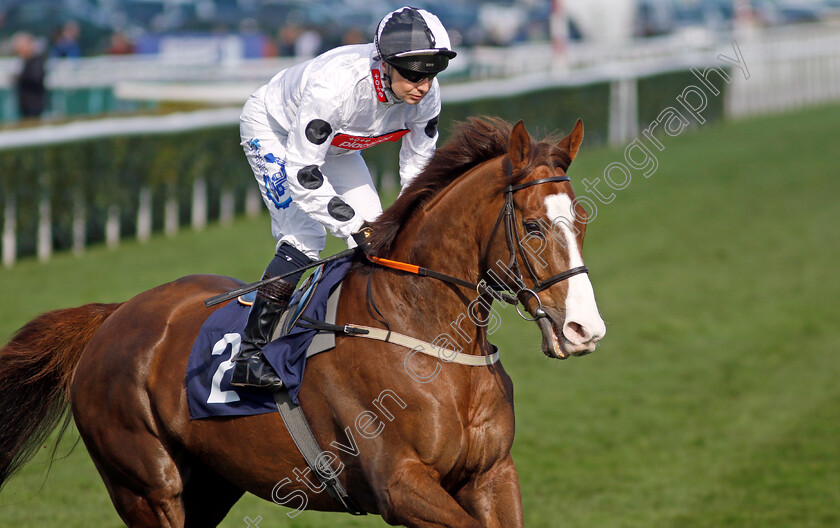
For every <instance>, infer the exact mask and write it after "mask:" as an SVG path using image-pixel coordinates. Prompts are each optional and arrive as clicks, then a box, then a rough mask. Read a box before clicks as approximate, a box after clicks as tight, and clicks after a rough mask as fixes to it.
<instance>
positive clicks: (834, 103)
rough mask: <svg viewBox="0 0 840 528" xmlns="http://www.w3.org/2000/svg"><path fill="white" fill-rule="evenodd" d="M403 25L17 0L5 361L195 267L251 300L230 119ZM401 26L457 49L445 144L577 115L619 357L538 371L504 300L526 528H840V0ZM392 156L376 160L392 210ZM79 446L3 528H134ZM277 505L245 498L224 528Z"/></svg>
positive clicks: (593, 251)
mask: <svg viewBox="0 0 840 528" xmlns="http://www.w3.org/2000/svg"><path fill="white" fill-rule="evenodd" d="M401 5H403V3H402V2H395V1H392V0H346V1H335V0H327V1H308V0H273V1H257V0H0V211H1V212H0V224H2V239H0V240H1V241H2V267H0V342H6V341H7V340H8V338H9V337H10V336H11V335H12V333H13V332H14V331H15V329H17V328H19V327H20V326H22V325H23V324H25V323H26V321H28V320H30V319H31V318H32V317H34V316H35V315H36V314H38V313H40V312H44V311H47V310H51V309H57V308H62V307H66V306H75V305H80V304H84V303H88V302H115V301H122V300H125V299H128V298H130V297H131V296H133V295H136V294H137V293H139V292H141V291H143V290H145V289H149V288H152V287H154V286H156V285H158V284H160V283H163V282H167V281H169V280H173V279H175V278H177V277H179V276H182V275H187V274H190V273H219V274H224V275H231V276H235V277H239V278H241V279H243V280H245V281H252V280H257V279H258V278H259V276H260V274H261V273H262V271H263V269H264V265H265V262H267V261H268V260H269V258H270V256H271V252H272V248H273V239H272V238H271V236H270V232H269V224H268V216H267V214H266V213H265V211H264V209H263V207H264V206H263V205H262V200H261V198H260V196H259V194H258V192H257V186H256V185H255V184H254V180H253V175H252V174H251V171H250V169H249V167H248V165H247V162H246V161H245V157H244V155H243V152H242V149H241V147H240V146H239V133H238V116H239V112H240V110H241V108H242V105H243V104H244V102H245V100H246V99H247V97H248V96H249V94H250V93H251V92H252V91H254V90H255V89H256V88H258V87H259V86H261V85H262V84H264V83H265V82H267V81H268V79H270V78H271V77H272V76H273V75H274V74H275V73H276V72H278V71H279V70H281V69H282V68H285V67H288V66H289V65H292V64H295V63H297V62H299V61H302V60H305V59H307V58H309V57H312V56H314V55H316V54H318V53H320V52H322V51H324V50H327V49H329V48H331V47H334V46H338V45H341V44H343V43H360V42H369V41H371V39H372V35H373V31H374V28H375V25H376V23H377V22H378V20H379V19H380V18H381V17H382V16H383V15H384V14H386V13H387V12H389V11H390V10H392V9H395V8H397V7H400V6H401ZM410 5H415V6H417V7H423V8H426V9H428V10H430V11H432V12H433V13H435V14H437V15H438V16H439V17H440V19H441V20H442V21H443V23H444V25H445V26H446V27H447V29H448V30H449V32H450V35H451V36H452V37H453V44H454V45H455V48H456V50H457V51H458V57H457V58H456V59H454V60H453V61H452V63H451V66H450V68H449V69H447V70H446V71H445V72H444V73H443V74H441V75H440V76H439V77H438V79H439V80H440V83H441V86H442V92H443V94H442V96H443V111H442V115H441V134H442V139H441V141H445V139H446V137H447V136H448V135H449V134H450V132H451V129H452V126H453V124H454V122H455V121H457V120H462V119H464V118H466V117H468V116H473V115H482V114H489V115H496V116H500V117H503V118H505V119H507V120H509V121H512V122H513V121H516V120H518V119H524V121H525V123H526V125H527V127H528V129H529V131H530V132H531V133H532V135H534V136H535V137H541V136H542V135H544V134H546V133H548V132H552V131H560V132H568V131H569V130H571V127H572V126H573V124H574V122H575V119H577V118H578V117H580V118H582V119H583V121H584V123H585V130H586V133H585V140H584V147H583V148H582V149H581V151H580V153H579V155H578V157H577V159H576V160H575V162H574V164H573V165H572V167H571V168H570V171H569V175H570V177H571V178H572V182H573V184H574V188H575V192H576V193H577V195H578V196H586V197H588V198H589V199H590V201H589V202H585V204H584V205H586V206H587V208H590V209H592V207H591V206H595V207H596V208H597V212H596V211H594V210H590V215H591V217H592V221H591V222H590V225H589V226H588V228H587V231H586V247H585V252H584V253H585V258H586V263H587V265H588V266H589V268H590V277H591V278H592V282H593V285H594V288H595V293H596V297H597V299H598V304H599V308H600V310H601V312H602V315H603V317H604V319H605V321H606V322H607V325H608V326H607V328H608V331H607V336H606V338H605V339H604V341H603V342H602V344H601V345H600V346H599V349H598V351H597V352H596V353H594V354H592V355H590V356H587V357H585V358H580V359H573V360H569V361H566V362H562V363H561V362H556V361H555V362H548V360H547V359H546V358H545V357H544V356H543V355H542V353H541V352H540V351H539V345H540V339H539V332H538V331H537V330H536V328H535V327H534V326H533V324H528V323H525V322H523V321H520V320H519V318H518V317H516V316H515V315H514V314H513V313H512V312H511V311H509V310H508V311H505V307H500V310H501V311H502V312H503V319H504V322H503V325H502V329H501V330H500V331H499V332H497V333H496V334H494V335H493V336H491V340H492V341H493V342H494V343H495V344H497V345H498V346H499V347H500V349H501V351H502V358H503V361H504V365H505V368H506V370H507V371H508V372H509V373H510V374H511V376H512V378H513V380H514V386H515V394H516V416H517V424H516V425H517V436H516V442H515V444H514V459H515V461H516V463H517V467H518V468H519V474H520V480H521V483H522V492H523V501H524V504H525V515H526V525H527V526H537V527H555V526H567V527H577V526H579V527H586V528H592V527H613V526H615V527H619V526H620V527H639V528H652V527H662V528H676V527H679V528H684V527H691V528H697V527H708V528H721V527H724V528H730V527H731V528H742V527H761V528H791V527H796V528H800V527H819V528H829V527H836V526H840V509H838V508H837V505H838V504H840V384H838V383H837V380H838V379H840V358H839V357H838V355H837V351H838V350H840V336H838V332H837V321H839V320H840V303H838V302H837V299H838V298H840V282H839V281H837V278H836V269H837V262H838V261H840V237H838V234H840V233H838V230H837V226H840V208H838V207H837V200H838V197H839V196H840V178H838V175H840V157H838V156H837V153H836V151H837V142H838V140H840V0H821V1H816V0H814V1H811V0H553V1H551V0H517V1H512V0H499V1H493V2H483V1H481V2H480V1H473V0H448V1H432V0H417V1H413V2H410ZM22 80H26V82H23V83H22ZM24 85H25V87H26V88H25V90H24V89H23V87H24ZM24 91H25V92H26V94H23V93H22V92H24ZM683 103H685V104H683ZM686 105H688V106H686ZM689 107H690V108H693V109H694V110H690V109H689ZM397 147H398V146H396V145H379V146H377V147H375V148H372V149H368V150H367V151H365V152H364V156H365V158H366V160H367V162H368V166H369V167H370V169H371V171H372V173H373V174H374V176H375V178H376V181H377V184H378V186H379V189H380V191H381V196H382V199H383V203H384V204H385V205H386V206H387V205H388V204H389V203H390V202H391V201H392V200H393V199H394V197H395V196H396V193H397V190H398V189H397V186H398V178H397V170H398V160H397V154H398V152H397ZM622 167H623V169H621V168H622ZM619 169H621V170H619ZM593 213H594V214H593ZM340 249H343V247H342V246H341V243H340V241H337V240H335V239H330V241H329V245H328V248H327V253H332V252H336V251H339V250H340ZM505 314H506V315H505ZM0 427H2V424H0ZM76 440H78V435H77V433H75V432H71V434H69V435H68V437H67V440H66V441H65V443H63V444H62V445H61V446H60V449H59V454H61V455H62V456H63V458H62V459H60V460H57V461H56V462H55V463H54V464H53V465H52V466H51V465H50V464H49V453H50V450H49V449H44V450H43V452H42V453H41V455H39V457H38V458H37V459H36V460H35V461H34V462H33V463H31V464H30V465H28V466H26V467H25V468H24V469H23V470H22V472H21V473H20V475H19V476H18V477H17V478H15V479H13V480H12V481H11V482H10V483H9V485H8V486H6V487H5V488H4V489H3V490H2V492H0V526H18V527H29V526H32V527H36V526H37V527H44V526H79V527H82V526H120V525H121V523H120V521H119V519H118V518H117V517H116V514H115V513H114V510H113V508H112V506H111V505H110V502H109V499H108V495H107V492H106V491H105V489H104V486H103V484H102V483H101V481H100V480H99V479H98V476H97V474H96V470H95V468H94V467H93V465H92V463H91V462H90V459H89V457H88V456H87V454H86V453H85V450H84V449H83V447H82V446H79V447H77V448H76V449H75V450H72V447H73V442H74V441H76ZM68 453H69V454H68ZM0 455H2V454H0ZM50 468H51V471H52V474H51V475H50V477H49V478H46V475H47V474H48V473H50ZM286 511H287V510H284V509H282V508H278V507H277V506H276V505H273V504H271V503H268V502H265V501H260V500H258V499H256V498H255V497H253V496H248V495H246V497H245V498H244V499H243V500H242V501H240V503H239V504H238V505H237V506H236V508H235V509H234V510H233V511H232V512H231V514H230V515H229V516H228V518H227V519H226V521H225V523H224V526H230V527H239V526H246V525H248V524H247V523H246V522H244V519H245V518H246V517H248V518H250V519H255V518H256V517H257V516H261V517H262V518H263V521H262V522H261V523H260V526H262V527H263V528H265V527H269V526H286V525H287V524H286V522H287V521H288V519H286V517H285V515H284V513H285V512H286ZM293 522H294V525H295V526H303V527H321V526H323V527H327V526H336V525H340V526H360V527H368V526H381V525H382V522H381V520H380V519H378V518H375V517H368V518H364V519H359V518H350V517H349V516H342V515H338V514H323V515H322V514H318V513H314V512H306V513H305V514H302V515H301V516H299V517H298V518H296V519H295V520H294V521H293Z"/></svg>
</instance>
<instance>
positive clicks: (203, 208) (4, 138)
mask: <svg viewBox="0 0 840 528" xmlns="http://www.w3.org/2000/svg"><path fill="white" fill-rule="evenodd" d="M733 40H737V42H738V47H739V49H740V51H741V53H742V55H743V59H744V61H745V63H746V67H747V69H748V71H749V77H748V78H745V77H746V76H745V75H743V74H742V72H741V71H737V70H734V69H733V71H732V72H731V73H732V79H733V82H732V83H731V84H729V86H728V88H727V91H726V94H727V96H726V100H725V112H726V116H727V117H743V116H749V115H757V114H763V113H769V112H776V111H782V110H788V109H792V108H796V107H801V106H806V105H813V104H819V103H824V102H829V101H837V100H840V27H833V26H823V25H819V26H817V25H812V26H807V27H792V28H777V29H773V30H772V31H770V30H767V31H755V32H751V33H745V34H740V35H735V36H733V35H731V34H730V35H722V36H713V35H708V34H701V35H699V36H698V35H693V36H688V37H686V36H683V37H670V38H668V39H657V40H645V41H642V42H636V43H633V44H632V45H627V46H625V47H622V48H621V49H608V48H599V47H593V46H578V45H574V46H570V47H569V53H568V56H567V57H566V59H565V60H564V61H563V62H562V63H559V62H557V60H556V58H555V57H554V56H552V54H551V50H550V48H549V47H548V46H547V45H542V46H537V45H528V46H520V47H512V48H500V49H475V50H471V51H469V52H467V53H464V54H463V55H464V57H463V58H462V57H459V60H458V61H453V65H454V64H456V63H459V62H460V65H459V66H458V68H459V69H460V70H461V71H462V72H463V71H464V70H465V69H468V70H469V71H470V72H471V75H472V77H473V79H474V80H473V81H471V82H466V83H457V84H447V83H444V85H443V100H444V101H451V102H455V101H465V100H475V99H482V98H487V97H504V96H512V95H518V94H523V93H528V92H532V91H536V90H541V89H545V88H552V87H564V86H584V85H588V84H592V83H599V82H609V83H610V87H611V89H610V103H609V104H610V108H609V141H610V143H612V144H617V145H621V144H624V143H626V142H628V141H630V140H632V139H633V138H634V137H636V136H637V134H638V131H639V130H640V129H641V127H640V123H639V118H638V90H637V84H638V83H637V80H638V79H639V78H640V77H644V76H649V75H653V74H657V73H665V72H670V71H685V70H688V68H690V67H698V68H704V67H707V66H711V65H714V66H722V65H724V64H723V63H722V62H720V60H719V59H718V55H719V54H724V55H728V56H730V57H734V52H733V47H732V42H733ZM461 61H463V62H461ZM292 62H293V61H289V60H257V61H236V62H230V63H226V64H224V65H219V64H200V63H190V64H187V63H182V62H179V61H178V60H177V59H173V58H172V57H169V58H167V59H166V61H164V62H161V61H157V60H155V59H154V58H150V57H127V58H111V57H101V58H93V59H81V60H77V61H58V62H57V63H56V65H55V68H54V69H53V71H52V73H51V74H50V75H51V77H50V82H51V84H52V85H53V86H63V87H73V86H94V85H95V86H102V85H117V93H118V94H121V95H122V96H124V97H129V98H130V97H138V98H139V97H146V98H155V97H160V96H163V97H162V99H167V100H190V101H206V102H212V103H216V104H219V103H227V104H235V105H236V107H235V108H223V109H217V110H205V111H200V112H192V113H184V114H173V115H167V116H156V117H129V118H108V119H100V120H95V121H85V122H76V123H69V124H63V125H43V126H40V127H36V128H26V129H16V130H8V131H0V150H7V149H14V148H19V147H23V146H32V145H46V144H54V143H61V142H67V141H76V140H79V139H84V138H94V137H106V136H113V135H115V134H135V133H171V132H173V131H179V130H188V129H198V128H203V127H209V126H218V125H222V124H231V125H232V124H235V123H237V121H238V115H239V108H241V104H242V103H243V102H244V100H245V99H246V98H247V96H248V94H250V93H251V91H252V90H253V89H254V88H255V87H256V86H259V84H261V83H263V82H265V80H267V79H268V78H270V77H271V76H272V75H273V74H274V73H275V72H276V71H278V70H279V69H281V68H283V67H286V66H288V65H290V64H291V63H292ZM11 64H12V63H11V61H9V60H0V83H2V79H4V78H5V75H4V69H5V70H9V69H10V68H11ZM444 80H445V79H444ZM150 81H151V82H150ZM170 81H176V82H175V83H174V84H173V83H172V82H170ZM185 81H190V83H191V84H189V85H187V84H183V83H184V82H185ZM674 95H675V97H676V96H677V95H679V94H674ZM253 189H254V191H255V192H253V193H251V194H249V195H248V196H247V197H246V211H248V212H250V213H255V212H258V211H259V210H260V209H261V206H262V204H261V198H260V196H259V194H258V193H257V192H256V186H253ZM138 200H139V211H138V215H137V219H136V222H137V238H138V239H140V240H147V239H148V238H149V236H150V233H151V192H150V191H149V190H148V189H144V190H143V191H141V193H140V195H139V197H138ZM0 205H2V206H3V215H2V219H3V228H2V244H3V250H2V261H3V264H4V265H5V266H12V265H13V264H14V262H15V260H16V258H17V243H16V231H17V220H16V219H17V213H18V212H17V204H16V202H15V198H14V196H13V195H7V196H6V201H5V203H4V204H0ZM73 207H74V214H73V229H72V232H73V250H74V251H75V252H81V251H83V250H84V247H85V219H86V216H85V215H86V211H85V204H84V203H83V202H82V201H81V200H80V199H77V200H75V201H74V205H73ZM207 208H208V207H207V188H206V183H205V182H204V181H202V180H200V179H199V180H196V182H195V184H194V186H193V201H192V214H191V220H192V226H193V228H195V229H202V228H203V227H204V226H205V225H206V222H207ZM220 210H221V214H220V217H221V221H222V222H228V221H230V220H231V219H232V216H233V195H232V194H231V193H230V192H223V193H222V197H221V203H220ZM38 215H39V222H38V230H37V233H38V235H37V236H38V242H37V255H38V258H40V259H42V260H46V259H49V258H50V255H51V253H52V231H51V229H52V227H51V224H52V211H51V210H50V201H49V197H44V198H43V199H42V200H41V202H40V205H39V210H38ZM164 216H165V218H164V232H165V233H167V234H170V235H171V234H173V233H174V232H176V231H177V229H178V226H179V218H178V203H177V201H176V200H175V197H174V190H173V192H172V193H171V195H170V197H169V198H167V200H166V205H165V215H164ZM119 222H120V211H119V208H117V207H115V206H114V207H111V208H109V211H108V220H107V222H106V243H107V245H108V246H115V245H117V244H118V243H119V233H120V224H119Z"/></svg>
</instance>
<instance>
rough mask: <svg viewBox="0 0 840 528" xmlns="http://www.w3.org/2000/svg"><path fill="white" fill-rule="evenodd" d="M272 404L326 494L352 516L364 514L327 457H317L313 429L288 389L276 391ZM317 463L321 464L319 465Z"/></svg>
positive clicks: (320, 451) (317, 448) (318, 451)
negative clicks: (324, 488)
mask: <svg viewBox="0 0 840 528" xmlns="http://www.w3.org/2000/svg"><path fill="white" fill-rule="evenodd" d="M274 403H275V404H277V410H278V411H279V412H280V416H282V417H283V422H284V423H285V424H286V429H288V430H289V434H290V435H291V436H292V440H294V442H295V445H296V446H297V448H298V450H299V451H300V453H301V454H302V455H303V458H304V460H306V464H307V465H308V466H309V467H310V469H312V472H313V473H315V476H316V477H317V478H318V481H319V482H321V484H324V485H325V486H326V490H327V493H329V495H330V497H332V498H333V499H335V500H336V501H337V502H338V503H339V504H341V505H342V506H344V509H345V510H347V512H348V513H351V514H353V515H367V512H364V511H362V510H361V509H360V508H359V506H358V505H357V504H356V502H355V501H353V499H352V498H351V497H350V495H348V494H347V490H346V489H344V486H343V485H342V484H341V481H340V480H338V475H336V473H335V470H334V469H333V468H332V464H330V462H329V460H328V459H327V457H322V456H320V455H321V453H322V449H321V447H320V446H319V445H318V440H317V439H316V438H315V435H314V434H312V429H310V428H309V423H308V422H307V421H306V416H304V414H303V410H302V409H301V408H300V405H295V404H294V403H292V400H291V398H290V397H289V391H287V390H281V391H277V392H275V393H274ZM319 462H320V465H319V464H318V463H319Z"/></svg>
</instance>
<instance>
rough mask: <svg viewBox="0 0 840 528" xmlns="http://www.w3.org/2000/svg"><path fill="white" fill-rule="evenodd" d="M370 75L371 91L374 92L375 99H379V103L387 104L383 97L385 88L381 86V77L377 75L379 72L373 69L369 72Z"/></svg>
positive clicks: (385, 98) (386, 99)
mask: <svg viewBox="0 0 840 528" xmlns="http://www.w3.org/2000/svg"><path fill="white" fill-rule="evenodd" d="M370 74H371V75H372V76H373V89H374V90H376V98H377V99H379V102H380V103H386V102H388V98H387V97H385V88H384V87H383V86H382V76H381V75H380V74H379V70H378V69H376V68H374V69H372V70H370Z"/></svg>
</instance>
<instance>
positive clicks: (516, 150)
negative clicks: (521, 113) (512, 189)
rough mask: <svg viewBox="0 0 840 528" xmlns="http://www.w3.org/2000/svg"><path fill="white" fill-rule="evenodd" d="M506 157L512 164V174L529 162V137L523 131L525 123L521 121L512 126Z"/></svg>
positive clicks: (525, 131) (526, 132)
mask: <svg viewBox="0 0 840 528" xmlns="http://www.w3.org/2000/svg"><path fill="white" fill-rule="evenodd" d="M508 156H510V161H511V163H513V170H514V172H516V171H518V170H522V169H524V168H525V166H526V165H528V162H529V161H531V136H529V135H528V131H527V130H525V123H523V122H522V120H521V119H520V120H519V121H517V122H516V124H515V125H513V130H511V131H510V143H509V144H508Z"/></svg>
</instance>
